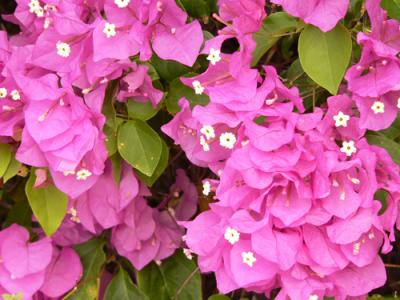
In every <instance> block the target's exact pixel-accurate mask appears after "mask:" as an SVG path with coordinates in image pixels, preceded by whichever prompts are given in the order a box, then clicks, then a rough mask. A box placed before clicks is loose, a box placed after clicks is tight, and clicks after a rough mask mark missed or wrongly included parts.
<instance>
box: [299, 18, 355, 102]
mask: <svg viewBox="0 0 400 300" xmlns="http://www.w3.org/2000/svg"><path fill="white" fill-rule="evenodd" d="M351 49H352V42H351V36H350V33H349V31H348V30H347V29H346V27H344V26H343V25H341V24H338V25H337V26H336V27H335V28H334V29H333V30H331V31H329V32H326V33H325V32H322V31H321V30H319V29H318V28H317V27H314V26H312V25H308V26H307V27H306V28H305V29H304V30H303V31H302V32H301V34H300V38H299V46H298V51H299V57H300V62H301V65H302V67H303V69H304V71H305V72H306V73H307V75H308V76H310V78H311V79H312V80H314V81H315V82H316V83H318V84H319V85H320V86H322V87H324V88H325V89H327V90H328V91H329V92H330V93H331V94H333V95H336V93H337V91H338V89H339V85H340V83H341V82H342V80H343V76H344V74H345V72H346V69H347V66H348V65H349V62H350V58H351Z"/></svg>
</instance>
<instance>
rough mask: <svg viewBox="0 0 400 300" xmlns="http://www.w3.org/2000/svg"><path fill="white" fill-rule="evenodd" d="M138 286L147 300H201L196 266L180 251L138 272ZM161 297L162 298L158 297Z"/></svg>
mask: <svg viewBox="0 0 400 300" xmlns="http://www.w3.org/2000/svg"><path fill="white" fill-rule="evenodd" d="M138 286H139V288H140V290H142V291H143V292H144V293H145V294H146V295H147V296H148V297H149V300H159V299H161V300H166V299H171V300H201V299H202V292H201V276H200V273H199V270H198V268H197V266H196V264H195V263H194V262H193V261H191V260H188V259H187V258H186V256H185V255H183V253H182V251H181V250H178V251H176V252H175V254H174V255H173V256H171V257H170V258H168V259H166V260H164V261H162V263H161V265H160V266H159V267H157V265H155V264H154V263H153V264H150V265H149V266H147V267H146V268H144V269H143V270H141V271H140V272H138ZM160 295H162V297H160Z"/></svg>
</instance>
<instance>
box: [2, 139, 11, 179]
mask: <svg viewBox="0 0 400 300" xmlns="http://www.w3.org/2000/svg"><path fill="white" fill-rule="evenodd" d="M10 161H11V147H10V145H6V144H0V178H1V177H3V175H4V173H5V172H6V171H7V168H8V165H9V164H10Z"/></svg>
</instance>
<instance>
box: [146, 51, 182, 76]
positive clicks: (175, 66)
mask: <svg viewBox="0 0 400 300" xmlns="http://www.w3.org/2000/svg"><path fill="white" fill-rule="evenodd" d="M151 63H152V65H153V66H154V68H155V69H156V71H157V72H158V74H159V75H160V77H161V78H162V79H164V80H166V81H171V80H173V79H175V78H177V77H179V76H182V75H183V74H186V73H189V72H190V68H189V67H186V66H184V65H182V64H180V63H178V62H176V61H173V60H162V59H160V58H159V57H157V56H156V55H153V57H152V58H151Z"/></svg>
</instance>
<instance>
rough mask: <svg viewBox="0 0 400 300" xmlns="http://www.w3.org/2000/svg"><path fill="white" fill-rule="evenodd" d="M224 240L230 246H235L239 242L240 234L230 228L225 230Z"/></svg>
mask: <svg viewBox="0 0 400 300" xmlns="http://www.w3.org/2000/svg"><path fill="white" fill-rule="evenodd" d="M224 238H225V239H226V240H227V241H228V242H229V243H230V244H231V245H235V244H236V243H237V242H239V238H240V233H239V232H238V231H237V230H236V229H233V228H231V227H228V228H226V229H225V234H224Z"/></svg>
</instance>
